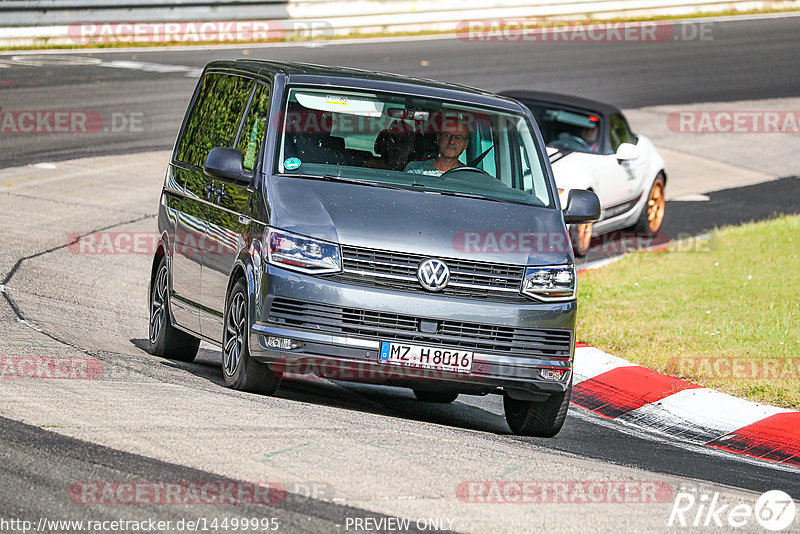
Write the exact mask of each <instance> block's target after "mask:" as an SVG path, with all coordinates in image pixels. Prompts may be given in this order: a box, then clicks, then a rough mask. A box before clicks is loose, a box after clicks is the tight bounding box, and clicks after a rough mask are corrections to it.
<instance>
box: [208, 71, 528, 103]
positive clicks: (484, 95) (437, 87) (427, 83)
mask: <svg viewBox="0 0 800 534" xmlns="http://www.w3.org/2000/svg"><path fill="white" fill-rule="evenodd" d="M212 68H219V69H230V70H238V71H244V72H247V73H249V74H252V75H254V76H262V77H267V76H274V75H276V74H284V75H286V76H287V77H288V78H289V83H292V82H293V81H300V82H311V81H312V80H313V79H314V78H319V80H316V81H320V82H322V81H324V79H325V78H339V79H350V80H358V81H362V82H367V83H368V84H369V85H371V84H372V83H375V84H376V85H378V84H381V83H389V84H403V85H406V86H409V85H411V86H416V87H423V88H426V89H429V90H431V91H430V95H431V96H441V95H437V93H439V92H452V91H457V92H459V93H461V94H462V95H470V96H471V97H472V98H469V100H471V101H475V102H482V103H485V104H488V105H493V106H495V107H502V108H506V109H513V110H516V111H521V109H522V108H521V107H520V106H519V104H518V103H516V102H515V101H514V100H512V99H509V98H505V97H502V96H499V95H496V94H494V93H491V92H489V91H485V90H483V89H478V88H475V87H469V86H467V85H460V84H454V83H446V82H439V81H436V80H430V79H427V78H418V77H413V76H405V75H400V74H390V73H385V72H376V71H369V70H363V69H356V68H352V67H332V66H324V65H313V64H309V63H292V62H284V61H268V60H257V59H239V60H234V61H224V60H223V61H213V62H211V63H209V64H208V65H207V66H206V69H212Z"/></svg>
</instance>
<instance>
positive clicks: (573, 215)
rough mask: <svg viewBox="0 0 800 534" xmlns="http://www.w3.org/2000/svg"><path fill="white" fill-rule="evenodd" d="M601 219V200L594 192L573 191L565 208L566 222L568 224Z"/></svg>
mask: <svg viewBox="0 0 800 534" xmlns="http://www.w3.org/2000/svg"><path fill="white" fill-rule="evenodd" d="M599 218H600V199H599V198H597V195H595V194H594V192H592V191H586V190H585V189H573V190H572V191H570V192H569V197H568V198H567V207H566V208H564V222H565V223H567V224H575V223H585V222H590V221H596V220H597V219H599Z"/></svg>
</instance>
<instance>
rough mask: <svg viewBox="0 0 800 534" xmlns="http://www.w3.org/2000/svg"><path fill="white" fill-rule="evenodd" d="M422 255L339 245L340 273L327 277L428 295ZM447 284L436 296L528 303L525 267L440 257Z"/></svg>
mask: <svg viewBox="0 0 800 534" xmlns="http://www.w3.org/2000/svg"><path fill="white" fill-rule="evenodd" d="M424 259H426V257H425V256H418V255H414V254H405V253H401V252H388V251H383V250H373V249H368V248H357V247H350V246H344V245H343V246H342V266H343V272H341V273H335V274H332V275H328V278H332V279H334V280H338V281H341V282H345V283H349V284H356V285H364V286H371V287H382V288H386V289H397V290H401V291H411V292H423V293H428V292H427V291H426V290H425V289H424V288H423V287H422V286H421V285H420V284H419V281H418V280H417V267H419V264H420V262H422V260H424ZM442 261H444V262H445V263H446V264H447V266H448V268H449V269H450V282H449V283H448V284H447V287H445V289H444V290H443V291H440V292H438V293H437V294H441V295H447V296H452V297H461V298H467V299H482V300H490V301H498V302H530V301H529V300H528V299H526V298H525V297H524V296H523V295H521V294H520V292H519V288H520V284H521V283H522V277H523V275H524V274H525V267H522V266H517V265H502V264H493V263H481V262H474V261H466V260H455V259H446V258H442Z"/></svg>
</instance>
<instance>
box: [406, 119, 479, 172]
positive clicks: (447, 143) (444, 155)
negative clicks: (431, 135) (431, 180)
mask: <svg viewBox="0 0 800 534" xmlns="http://www.w3.org/2000/svg"><path fill="white" fill-rule="evenodd" d="M446 122H447V123H446V124H445V125H444V127H443V128H442V131H441V132H440V133H438V134H437V135H436V145H437V146H438V147H439V155H438V156H437V157H435V158H430V159H426V160H421V161H412V162H410V163H409V164H408V165H406V168H405V171H406V172H409V173H412V174H424V175H426V176H441V175H442V174H444V173H445V172H447V171H449V170H451V169H455V168H456V167H463V166H464V164H463V163H461V162H460V161H458V158H459V156H461V154H462V153H463V152H464V150H465V149H466V148H467V145H468V144H469V129H468V128H467V125H466V124H465V123H464V122H463V121H460V120H450V121H446Z"/></svg>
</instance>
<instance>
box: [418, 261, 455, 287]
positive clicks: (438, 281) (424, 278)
mask: <svg viewBox="0 0 800 534" xmlns="http://www.w3.org/2000/svg"><path fill="white" fill-rule="evenodd" d="M417 279H418V280H419V283H420V284H421V285H422V287H424V288H425V289H427V290H428V291H441V290H442V289H444V288H445V286H446V285H447V282H449V281H450V269H449V268H448V267H447V265H446V264H445V263H444V262H443V261H442V260H435V259H430V260H425V261H423V262H422V263H420V264H419V267H418V268H417Z"/></svg>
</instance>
